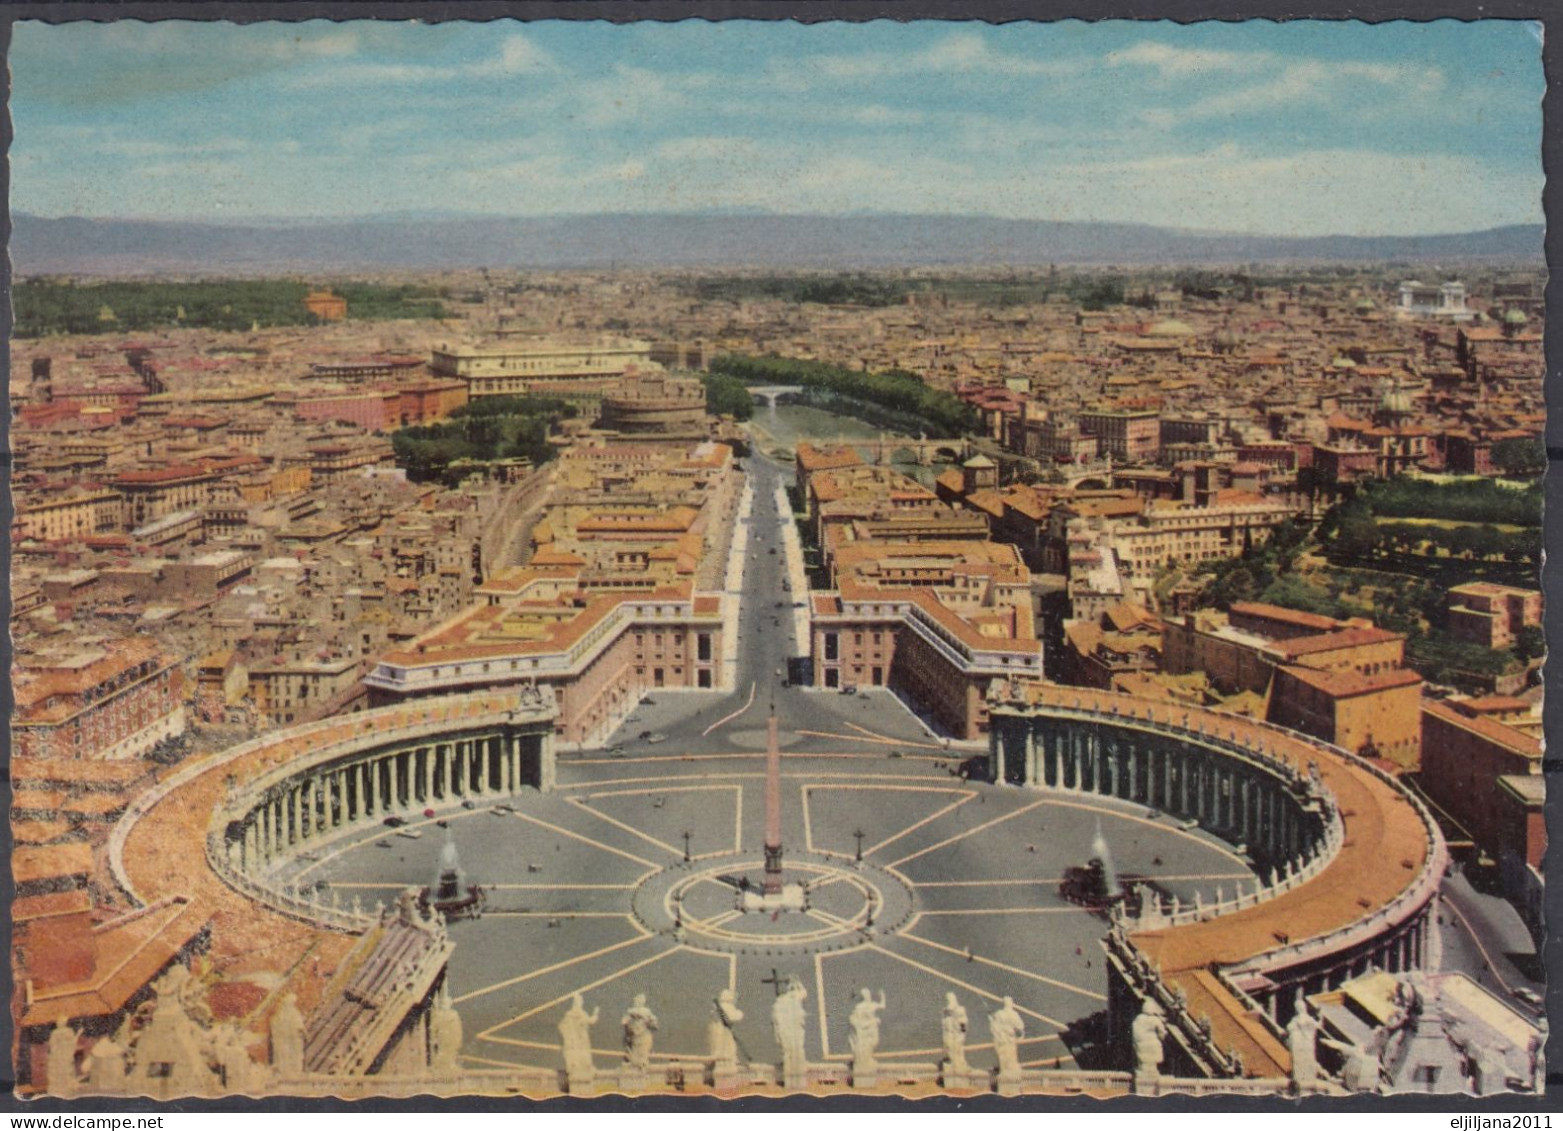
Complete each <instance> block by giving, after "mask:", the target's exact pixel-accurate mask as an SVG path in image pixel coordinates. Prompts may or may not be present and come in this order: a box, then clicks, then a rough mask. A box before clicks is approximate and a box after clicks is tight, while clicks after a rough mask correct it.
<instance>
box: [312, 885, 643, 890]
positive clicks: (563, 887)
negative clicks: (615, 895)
mask: <svg viewBox="0 0 1563 1131" xmlns="http://www.w3.org/2000/svg"><path fill="white" fill-rule="evenodd" d="M335 886H338V887H345V886H347V885H345V884H338V885H335ZM639 886H640V885H639V884H484V885H483V890H484V891H634V890H635V889H636V888H638V887H639Z"/></svg>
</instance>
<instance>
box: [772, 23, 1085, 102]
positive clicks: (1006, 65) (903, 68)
mask: <svg viewBox="0 0 1563 1131" xmlns="http://www.w3.org/2000/svg"><path fill="white" fill-rule="evenodd" d="M1089 67H1090V63H1089V62H1088V61H1087V60H1085V59H1081V58H1072V57H1043V56H1029V55H1016V54H1013V53H1010V52H1005V51H998V50H995V49H994V48H993V47H992V46H991V45H990V44H989V43H988V41H987V39H986V38H984V37H983V36H982V35H981V34H980V33H978V32H975V31H957V32H952V33H951V34H950V35H948V36H946V37H945V38H944V39H941V40H940V41H939V42H937V43H935V44H933V45H931V46H929V47H926V48H924V49H922V50H921V51H911V52H906V53H902V54H891V53H888V52H866V51H865V52H860V53H858V54H853V55H828V54H827V55H803V56H799V57H796V58H791V59H786V60H779V61H777V62H774V63H772V64H771V67H770V74H771V75H772V77H774V78H779V79H781V80H782V81H783V82H784V83H785V84H786V85H788V86H791V87H793V88H795V89H801V88H804V87H806V86H807V85H808V81H807V75H808V73H809V72H811V71H812V72H816V73H818V74H821V75H824V76H826V77H827V78H831V79H838V80H849V81H867V80H873V79H881V78H890V77H895V76H901V75H917V74H929V73H937V74H947V75H948V74H978V75H1005V76H1027V75H1031V76H1045V75H1051V76H1066V75H1074V74H1080V73H1082V72H1084V71H1085V70H1087V69H1088V68H1089Z"/></svg>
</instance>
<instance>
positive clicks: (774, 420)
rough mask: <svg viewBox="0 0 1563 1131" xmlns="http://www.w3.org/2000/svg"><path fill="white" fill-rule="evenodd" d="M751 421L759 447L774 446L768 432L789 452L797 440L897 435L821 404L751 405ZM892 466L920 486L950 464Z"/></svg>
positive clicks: (901, 464)
mask: <svg viewBox="0 0 1563 1131" xmlns="http://www.w3.org/2000/svg"><path fill="white" fill-rule="evenodd" d="M750 423H751V424H752V425H753V426H754V433H755V440H756V442H758V443H759V444H760V446H761V447H764V448H767V449H769V448H771V447H774V446H776V445H773V444H769V443H767V442H766V439H765V437H766V435H769V436H770V437H772V438H773V439H774V440H775V441H776V444H777V445H780V446H782V447H785V448H786V449H788V452H789V453H790V452H791V450H792V447H793V445H794V444H796V443H797V442H798V441H799V440H809V441H815V440H832V439H840V438H847V439H852V438H861V439H864V440H877V439H879V438H880V437H881V436H887V437H889V436H898V435H900V433H897V432H886V431H885V430H883V429H881V428H876V427H875V426H874V425H872V424H868V423H865V422H864V421H861V420H858V419H857V418H855V417H851V416H840V415H837V414H836V413H833V412H826V411H825V410H824V409H822V408H812V407H810V406H808V405H801V404H784V405H764V404H757V405H755V408H754V419H753V420H752V421H751V422H750ZM891 466H892V467H894V468H895V469H896V470H897V471H901V472H905V473H906V474H907V475H910V476H911V477H912V478H913V479H916V480H917V481H918V482H919V483H921V484H922V485H923V486H925V487H932V486H933V481H934V479H936V478H937V477H938V476H939V474H940V473H941V472H942V471H944V470H945V469H946V468H948V467H949V466H950V464H948V463H936V464H933V465H931V466H929V467H923V466H921V465H920V464H918V463H915V462H903V461H902V460H896V461H895V462H893V463H892V464H891Z"/></svg>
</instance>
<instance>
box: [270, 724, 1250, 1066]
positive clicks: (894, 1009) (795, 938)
mask: <svg viewBox="0 0 1563 1131" xmlns="http://www.w3.org/2000/svg"><path fill="white" fill-rule="evenodd" d="M860 739H861V742H860V743H859V744H857V745H855V746H853V747H850V748H849V747H848V746H847V745H846V744H843V745H842V748H840V749H837V750H833V751H819V752H809V753H793V752H792V751H791V750H789V751H787V752H786V753H785V754H784V756H783V759H782V797H783V834H784V845H785V847H786V853H787V855H786V858H785V859H786V864H787V868H786V877H787V879H788V880H790V881H795V882H799V883H802V884H804V885H806V886H807V887H808V889H809V906H808V908H807V910H804V911H792V912H780V913H769V912H749V913H744V912H741V911H739V910H737V908H738V906H739V903H740V901H741V899H742V895H743V893H742V892H741V891H740V890H739V887H738V884H740V883H741V882H742V881H743V879H744V878H746V877H747V878H749V879H750V880H751V881H752V882H754V883H755V884H756V885H757V883H758V880H759V875H760V866H761V861H762V852H761V847H762V846H761V840H762V838H763V826H764V755H763V752H761V751H754V752H751V751H748V750H739V751H729V752H723V753H716V754H709V755H695V756H682V755H678V754H673V755H640V756H636V757H632V758H610V757H581V758H577V759H573V760H571V761H570V762H568V763H566V764H565V765H564V766H563V767H562V768H561V773H560V783H559V787H558V789H557V791H556V792H554V793H551V794H547V795H541V794H537V793H529V794H526V795H523V796H519V797H517V798H515V799H514V800H513V801H512V802H510V803H508V804H507V805H502V806H499V807H496V808H483V809H477V810H463V809H459V808H456V809H452V810H448V811H442V812H438V813H437V814H436V817H435V818H432V819H431V818H418V819H416V820H414V821H413V822H412V823H410V824H409V825H407V826H405V828H404V829H401V830H393V829H390V828H383V829H381V830H378V831H371V832H368V833H365V832H363V831H362V830H360V832H359V833H358V834H356V836H355V837H353V838H350V839H348V840H345V841H343V842H341V843H340V844H339V845H337V846H336V848H335V849H334V850H329V851H327V852H325V853H322V854H321V856H320V858H319V859H318V860H317V861H314V862H306V866H305V867H304V868H302V869H301V870H300V872H299V874H298V881H299V882H311V881H312V882H317V883H318V882H320V881H324V882H325V883H326V884H327V885H328V890H329V889H333V888H334V889H336V890H337V892H338V896H339V898H341V899H343V900H346V901H349V902H351V901H352V900H353V899H358V900H361V901H363V902H364V903H366V904H372V903H374V902H376V901H379V900H384V901H387V902H389V901H390V900H392V899H393V898H394V897H395V895H396V894H397V892H398V891H400V890H402V889H403V888H405V887H407V886H410V885H412V886H419V887H421V886H424V885H428V884H432V883H433V881H434V879H435V871H436V868H437V863H438V857H439V853H440V851H441V848H442V846H443V844H444V842H445V839H446V838H447V837H449V838H450V839H451V840H453V841H454V843H455V845H456V847H457V850H458V853H459V855H460V860H461V865H462V867H463V869H464V870H465V872H466V877H467V879H468V881H469V882H475V883H479V884H481V885H483V886H484V887H485V888H486V889H487V890H488V892H489V902H488V906H487V908H486V910H485V912H484V914H483V916H482V917H481V918H479V919H475V920H464V921H458V922H456V923H454V924H453V925H452V928H451V932H452V936H453V938H454V939H455V941H456V944H457V949H456V954H455V957H454V958H453V959H452V962H451V969H450V987H451V993H452V995H453V997H454V999H455V1002H456V1005H457V1008H458V1010H459V1011H460V1013H461V1015H462V1020H463V1025H464V1030H465V1043H464V1047H463V1056H464V1058H465V1060H466V1061H467V1062H468V1063H470V1064H473V1065H484V1064H487V1065H529V1066H539V1067H557V1066H558V1065H559V1064H560V1059H559V1035H558V1032H557V1028H556V1026H557V1024H558V1020H559V1017H560V1016H561V1015H562V1013H563V1012H564V1010H565V1009H566V1008H568V1006H569V1002H570V999H571V996H572V995H573V994H575V993H580V994H582V995H583V996H584V998H585V1001H586V1006H587V1008H588V1010H590V1009H592V1008H595V1007H598V1006H600V1007H601V1009H602V1020H601V1021H600V1022H599V1024H598V1026H597V1028H596V1029H595V1030H594V1034H593V1040H594V1045H595V1047H596V1049H597V1050H598V1051H599V1052H600V1054H601V1057H602V1064H603V1066H604V1067H606V1066H607V1065H608V1064H610V1063H613V1060H612V1059H611V1058H615V1057H617V1056H618V1055H620V1051H621V1050H619V1049H618V1048H617V1044H618V1040H619V1025H618V1019H619V1017H620V1016H621V1014H622V1012H623V1010H624V1009H625V1008H626V1007H628V1006H629V1004H630V1002H631V1001H632V999H633V997H634V995H635V994H636V993H645V994H646V995H647V999H648V1002H649V1004H650V1006H651V1008H652V1009H653V1011H654V1012H656V1014H657V1015H658V1017H659V1019H660V1023H661V1028H660V1031H659V1033H658V1035H657V1043H656V1054H657V1056H658V1058H659V1059H660V1060H661V1061H662V1062H664V1063H665V1062H669V1061H678V1060H684V1059H687V1060H699V1059H701V1058H702V1057H703V1056H704V1055H705V1051H706V1024H707V1021H708V1018H709V1016H710V1013H711V1006H712V1001H713V999H714V998H715V997H716V995H717V994H718V992H720V991H721V990H722V989H724V988H731V989H733V990H734V991H735V992H736V994H737V999H738V1005H739V1008H741V1009H742V1010H743V1011H744V1013H745V1017H744V1019H743V1020H742V1021H740V1022H739V1023H738V1024H737V1026H736V1028H735V1033H736V1035H737V1038H738V1040H739V1042H740V1045H741V1047H742V1049H743V1050H744V1052H745V1053H746V1054H747V1056H748V1057H749V1058H751V1059H753V1060H755V1061H760V1062H774V1061H775V1060H776V1059H777V1058H778V1056H779V1050H778V1048H777V1046H776V1043H775V1041H774V1039H773V1037H772V1034H771V1031H770V1011H769V1006H770V1002H771V1000H772V998H773V995H774V993H775V988H776V986H777V985H778V984H779V983H785V981H786V980H787V979H788V978H798V979H800V980H802V982H803V984H804V986H805V988H806V989H807V990H808V994H809V998H808V1002H807V1005H808V1009H809V1013H810V1029H809V1042H810V1047H809V1055H810V1057H811V1058H815V1059H818V1060H821V1061H824V1062H830V1061H844V1060H845V1059H846V1058H847V1043H846V1038H847V1013H848V1009H849V1006H850V1002H851V1000H852V999H854V998H855V997H856V996H857V993H858V990H859V989H860V988H861V987H864V986H867V987H870V988H872V989H874V990H875V991H876V992H877V991H878V990H884V991H885V993H886V994H887V995H888V999H889V1006H888V1008H887V1009H886V1010H885V1014H884V1036H883V1046H882V1051H881V1056H882V1057H884V1058H886V1059H887V1060H892V1061H893V1060H895V1059H896V1058H903V1059H906V1060H911V1061H924V1062H926V1061H928V1060H930V1059H937V1056H938V1053H937V1050H938V1048H939V1043H940V1030H939V1017H940V1012H941V1009H942V1007H943V1005H944V1001H945V994H946V993H948V992H954V993H955V994H956V995H957V996H958V997H959V998H960V999H961V1001H962V1003H963V1004H964V1005H965V1006H966V1008H967V1010H968V1012H969V1013H970V1014H971V1015H972V1036H971V1042H972V1063H973V1064H974V1065H976V1066H978V1067H984V1066H988V1065H991V1063H992V1057H991V1052H990V1051H989V1048H988V1046H987V1032H986V1022H985V1015H986V1014H987V1013H988V1012H990V1011H991V1010H992V1009H994V1008H996V1007H997V1003H998V1002H999V1001H1000V1000H1001V999H1002V998H1003V997H1004V996H1005V995H1011V996H1013V997H1014V999H1015V1003H1016V1008H1017V1009H1018V1010H1019V1012H1020V1013H1021V1015H1022V1017H1024V1018H1025V1021H1026V1040H1025V1043H1024V1045H1023V1046H1022V1049H1023V1053H1024V1059H1025V1060H1026V1061H1027V1062H1028V1063H1029V1064H1033V1065H1052V1064H1053V1063H1054V1062H1055V1061H1057V1062H1059V1063H1061V1064H1062V1065H1063V1066H1066V1067H1067V1066H1069V1065H1070V1064H1071V1063H1072V1062H1073V1059H1074V1056H1075V1054H1076V1052H1077V1051H1078V1049H1077V1047H1076V1045H1077V1043H1078V1039H1079V1038H1078V1037H1076V1036H1075V1035H1074V1034H1073V1033H1071V1032H1069V1030H1070V1028H1071V1026H1073V1025H1076V1024H1078V1023H1079V1022H1080V1021H1082V1020H1083V1019H1085V1018H1087V1017H1089V1016H1090V1015H1092V1014H1094V1013H1098V1012H1100V1011H1101V1010H1102V1009H1104V1008H1105V991H1106V978H1105V972H1104V969H1103V964H1102V953H1101V950H1100V948H1099V947H1098V945H1097V942H1098V940H1099V939H1100V938H1101V937H1102V935H1103V934H1104V932H1105V929H1106V923H1105V920H1104V919H1103V918H1102V917H1100V916H1099V915H1095V914H1092V913H1090V912H1088V911H1085V910H1083V909H1081V908H1079V907H1077V906H1075V905H1072V904H1070V903H1068V902H1067V901H1065V900H1064V899H1062V898H1061V896H1060V895H1059V883H1060V880H1061V878H1062V876H1063V873H1064V869H1065V868H1067V867H1069V866H1071V865H1078V864H1081V863H1084V861H1085V860H1086V859H1087V858H1088V857H1089V856H1090V855H1091V854H1092V851H1091V845H1092V842H1093V840H1094V839H1095V836H1096V833H1097V829H1098V828H1100V830H1101V833H1102V836H1103V837H1104V838H1105V840H1106V841H1107V843H1108V846H1109V848H1110V851H1111V853H1112V856H1113V859H1114V863H1115V865H1116V866H1117V868H1118V869H1119V870H1120V872H1121V873H1123V874H1133V875H1141V876H1145V877H1146V878H1148V879H1151V880H1154V881H1155V882H1156V883H1157V884H1159V885H1160V886H1162V887H1163V888H1164V889H1165V890H1167V891H1168V892H1173V893H1177V894H1178V895H1179V897H1180V898H1181V899H1182V900H1183V901H1184V902H1185V903H1187V902H1190V901H1192V899H1193V898H1194V893H1195V892H1196V891H1199V892H1201V893H1203V895H1204V897H1205V898H1207V899H1209V898H1210V897H1212V896H1213V895H1214V894H1215V892H1216V889H1217V887H1218V886H1222V887H1224V888H1225V889H1226V890H1227V891H1230V890H1231V889H1232V887H1233V884H1234V883H1235V882H1237V881H1239V880H1243V879H1247V878H1249V876H1250V873H1249V871H1248V870H1247V869H1246V868H1245V867H1244V865H1243V862H1242V861H1241V860H1239V859H1238V858H1237V857H1235V856H1234V855H1233V854H1232V852H1231V850H1230V849H1229V848H1228V847H1226V846H1224V845H1222V844H1221V843H1220V842H1218V841H1216V840H1215V839H1214V838H1211V837H1209V836H1207V835H1205V834H1203V833H1201V832H1199V831H1197V830H1194V831H1187V830H1184V829H1182V828H1181V827H1180V826H1179V824H1178V823H1177V822H1175V821H1173V820H1171V819H1169V818H1166V817H1160V816H1153V815H1151V814H1149V813H1148V812H1147V811H1146V810H1145V809H1144V808H1143V807H1139V806H1129V805H1125V804H1122V803H1119V802H1116V801H1113V800H1110V799H1081V798H1079V797H1076V796H1065V795H1061V794H1048V793H1043V792H1039V791H1034V790H1025V789H1017V788H1013V787H1007V786H1003V785H986V784H978V783H966V782H962V781H960V780H959V779H958V778H955V777H952V776H951V774H950V773H949V770H948V760H947V756H946V755H945V754H944V753H943V751H942V750H940V749H938V747H937V746H936V745H934V744H931V743H924V744H921V745H913V744H910V743H906V742H901V743H899V744H898V745H897V746H896V747H894V749H895V750H896V752H897V753H899V755H900V756H899V757H894V758H892V757H890V756H889V755H888V754H887V752H886V749H885V748H884V746H883V745H882V743H883V742H885V741H886V740H884V739H881V738H878V737H875V736H874V735H871V734H869V733H867V732H866V731H865V732H864V733H862V734H861V735H860ZM441 821H443V822H444V825H445V827H443V828H442V827H441V825H440V822H441ZM686 832H687V833H688V834H689V835H688V842H687V843H688V849H689V859H688V860H687V861H686V860H685V858H684V853H685V843H686V842H685V834H686ZM409 833H417V834H418V835H417V836H416V837H412V836H409V835H406V834H409ZM860 834H861V835H860ZM859 844H861V849H862V861H861V865H860V864H859V862H858V859H857V857H858V847H859Z"/></svg>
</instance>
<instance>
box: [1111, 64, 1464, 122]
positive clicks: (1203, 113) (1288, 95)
mask: <svg viewBox="0 0 1563 1131" xmlns="http://www.w3.org/2000/svg"><path fill="white" fill-rule="evenodd" d="M1353 81H1356V82H1359V83H1366V84H1368V85H1369V86H1372V87H1378V88H1379V90H1378V92H1377V93H1376V94H1375V95H1374V96H1373V97H1377V98H1380V99H1383V100H1387V101H1397V102H1398V101H1401V100H1410V101H1412V102H1413V103H1414V104H1415V105H1416V106H1417V107H1418V108H1421V107H1422V106H1423V105H1424V104H1425V102H1426V100H1427V99H1428V98H1429V96H1431V95H1432V94H1434V93H1436V92H1437V91H1438V90H1439V89H1440V88H1441V87H1442V86H1443V85H1444V82H1445V77H1444V74H1443V72H1442V71H1441V70H1439V69H1438V68H1437V67H1419V68H1415V69H1413V68H1410V67H1400V66H1393V65H1390V64H1387V63H1361V62H1344V63H1333V62H1324V61H1322V60H1317V59H1309V60H1305V61H1302V62H1297V63H1290V64H1287V65H1286V66H1284V67H1282V68H1281V70H1280V71H1279V73H1277V74H1276V75H1275V76H1274V77H1273V78H1270V79H1268V80H1266V81H1264V82H1260V83H1255V84H1253V85H1251V86H1244V87H1239V88H1237V89H1234V90H1227V91H1222V92H1221V93H1219V94H1212V95H1208V96H1206V97H1204V98H1201V99H1198V100H1197V101H1195V102H1192V103H1190V104H1189V105H1187V106H1181V107H1180V106H1155V107H1149V108H1147V109H1145V110H1142V111H1141V112H1140V117H1141V119H1142V120H1143V121H1145V122H1148V123H1150V124H1152V125H1158V126H1163V127H1170V126H1174V125H1177V124H1178V123H1180V122H1188V121H1200V120H1204V119H1208V118H1222V117H1235V116H1240V115H1247V114H1262V113H1267V112H1270V111H1272V110H1276V109H1285V108H1290V107H1298V106H1329V105H1331V104H1332V103H1335V102H1336V101H1337V100H1339V99H1340V96H1341V95H1342V93H1343V90H1344V88H1345V86H1346V84H1348V83H1351V82H1353ZM1351 105H1352V106H1353V107H1354V108H1355V107H1360V106H1362V105H1363V102H1362V100H1361V99H1360V98H1354V99H1353V100H1352V102H1351ZM1369 105H1371V102H1370V103H1369Z"/></svg>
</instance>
